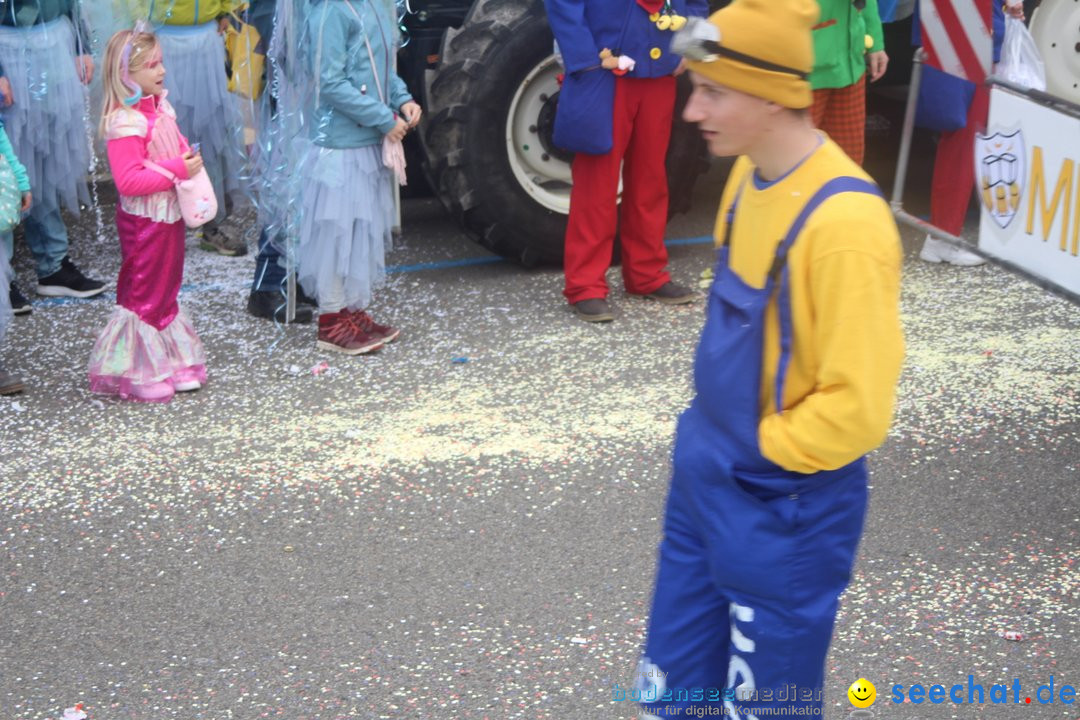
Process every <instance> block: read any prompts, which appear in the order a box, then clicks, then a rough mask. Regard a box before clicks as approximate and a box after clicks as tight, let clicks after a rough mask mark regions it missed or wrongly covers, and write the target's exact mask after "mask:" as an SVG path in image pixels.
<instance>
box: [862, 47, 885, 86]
mask: <svg viewBox="0 0 1080 720" xmlns="http://www.w3.org/2000/svg"><path fill="white" fill-rule="evenodd" d="M866 59H867V61H868V62H869V65H870V82H877V81H878V80H880V79H881V76H882V75H884V74H885V69H886V68H887V67H889V56H888V55H886V54H885V51H884V50H878V51H877V52H872V53H870V54H869V55H867V56H866Z"/></svg>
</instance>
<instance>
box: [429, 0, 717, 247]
mask: <svg viewBox="0 0 1080 720" xmlns="http://www.w3.org/2000/svg"><path fill="white" fill-rule="evenodd" d="M553 45H554V42H553V37H552V34H551V29H550V27H549V26H548V22H547V17H546V15H545V12H544V5H543V2H542V0H476V1H475V2H474V4H473V5H472V7H471V8H470V9H469V12H468V15H467V16H466V18H465V21H464V22H463V23H462V25H461V27H460V29H453V28H450V29H448V30H447V31H446V34H445V35H444V37H443V40H442V46H441V49H440V54H439V64H438V66H437V67H436V68H435V69H433V70H429V71H428V72H427V77H426V81H425V91H426V92H425V102H426V105H427V107H426V117H427V119H426V121H425V127H424V129H423V132H422V134H421V139H422V140H423V145H424V159H425V173H426V175H427V177H428V178H429V179H430V181H431V184H432V187H433V189H434V191H435V194H436V195H437V196H438V197H439V199H440V200H441V201H442V203H443V204H444V205H445V206H446V208H447V209H448V210H449V211H450V212H451V214H453V215H454V217H455V218H456V219H457V220H458V222H459V223H460V224H461V226H462V227H463V228H464V229H465V231H466V232H467V233H468V234H469V235H470V236H472V237H473V238H474V239H476V240H477V241H478V242H479V243H480V244H481V245H483V246H484V247H486V248H488V249H490V250H492V251H493V252H495V253H497V254H499V255H502V256H503V257H506V258H509V259H512V260H515V261H517V262H520V263H521V264H523V265H525V266H534V265H539V264H547V265H561V264H562V259H563V236H564V234H565V232H566V218H567V213H568V212H569V190H570V161H571V160H572V157H573V156H572V155H571V154H570V153H568V152H566V151H564V150H562V149H561V148H558V147H555V146H554V143H553V142H552V141H551V133H552V128H553V125H554V117H555V105H556V103H557V102H558V82H557V75H558V73H559V72H561V68H560V67H559V66H558V62H557V58H556V57H555V56H554V54H553ZM682 85H683V87H682V88H681V92H680V99H681V100H685V97H686V94H687V93H688V88H687V86H688V83H686V82H685V79H684V83H682ZM679 107H680V108H681V102H680V105H679ZM668 168H669V171H670V172H669V173H668V177H669V183H668V184H669V188H670V190H671V200H672V202H671V208H672V212H676V211H685V210H686V209H688V207H689V202H690V194H691V190H692V189H693V185H694V182H695V181H696V180H697V177H698V175H699V174H700V173H701V172H702V171H703V170H704V169H705V168H707V162H706V161H705V153H704V144H703V142H702V140H701V136H700V134H699V133H698V132H697V130H696V128H693V127H692V126H689V125H687V124H686V123H684V122H683V121H682V120H681V119H679V120H678V121H677V123H676V127H675V130H674V131H673V133H672V142H671V148H670V150H669V153H668Z"/></svg>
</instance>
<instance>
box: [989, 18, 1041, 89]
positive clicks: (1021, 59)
mask: <svg viewBox="0 0 1080 720" xmlns="http://www.w3.org/2000/svg"><path fill="white" fill-rule="evenodd" d="M997 74H998V75H1000V76H1001V77H1002V78H1004V79H1005V80H1008V81H1009V82H1012V83H1016V84H1017V85H1022V86H1023V87H1026V88H1030V89H1032V90H1046V68H1045V67H1044V66H1043V61H1042V56H1040V55H1039V49H1038V48H1037V47H1036V46H1035V40H1034V38H1032V37H1031V33H1030V32H1028V29H1027V28H1026V27H1024V22H1023V21H1022V20H1019V19H1018V18H1014V17H1012V16H1011V15H1010V16H1008V17H1006V18H1005V39H1004V40H1003V41H1002V43H1001V62H1000V63H998V67H997Z"/></svg>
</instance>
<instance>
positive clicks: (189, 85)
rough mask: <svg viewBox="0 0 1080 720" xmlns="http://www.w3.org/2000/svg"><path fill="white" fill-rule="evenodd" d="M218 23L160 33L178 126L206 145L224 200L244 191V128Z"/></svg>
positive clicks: (210, 170)
mask: <svg viewBox="0 0 1080 720" xmlns="http://www.w3.org/2000/svg"><path fill="white" fill-rule="evenodd" d="M217 27H218V24H217V22H216V21H214V22H209V23H205V24H203V25H162V26H160V27H158V28H157V29H156V31H155V32H156V33H157V37H158V42H160V43H161V56H162V61H163V62H164V63H165V89H166V90H168V91H169V102H170V103H171V104H172V106H173V108H174V109H175V110H176V124H177V125H179V126H180V132H181V133H183V134H184V137H186V138H187V139H188V142H190V143H201V145H202V146H201V148H200V150H201V152H202V158H203V164H204V165H205V166H206V172H207V173H208V174H209V175H210V179H211V180H212V181H213V183H214V193H215V194H217V197H218V208H219V212H218V219H220V218H222V217H224V209H225V202H224V201H225V195H226V193H228V194H234V193H236V192H237V191H239V190H240V189H241V188H240V181H239V176H240V173H241V171H242V169H243V166H244V161H245V155H244V153H245V151H244V146H243V123H242V122H241V118H240V110H239V106H238V102H239V100H238V98H237V96H236V95H233V94H232V93H230V92H229V88H228V80H227V78H226V77H225V70H224V68H225V44H224V42H223V40H222V38H221V35H219V34H218V31H217Z"/></svg>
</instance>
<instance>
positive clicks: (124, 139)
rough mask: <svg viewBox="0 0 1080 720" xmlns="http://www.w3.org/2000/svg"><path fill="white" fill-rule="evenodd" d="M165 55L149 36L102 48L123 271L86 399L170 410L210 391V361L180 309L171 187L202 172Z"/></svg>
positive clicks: (123, 38) (177, 229)
mask: <svg viewBox="0 0 1080 720" xmlns="http://www.w3.org/2000/svg"><path fill="white" fill-rule="evenodd" d="M164 79H165V67H164V66H163V65H162V62H161V48H160V46H159V45H158V41H157V38H156V37H154V35H153V34H152V33H150V32H141V31H140V28H139V26H136V29H135V30H122V31H120V32H118V33H116V34H115V35H113V36H112V38H110V39H109V44H108V45H107V46H106V48H105V62H104V91H105V106H104V109H103V112H102V119H101V131H102V134H103V135H104V136H105V138H106V139H107V140H108V154H109V166H110V168H111V170H112V175H113V179H114V181H115V182H116V189H117V190H118V191H119V194H120V201H119V203H118V204H117V207H116V228H117V231H118V233H119V236H120V253H121V257H122V264H121V267H120V278H119V280H118V281H117V284H116V309H115V310H114V311H113V314H112V317H111V318H110V319H109V322H108V324H107V325H106V326H105V329H104V330H102V331H101V334H100V335H99V336H98V339H97V342H96V343H95V344H94V349H93V352H92V353H91V355H90V365H89V370H88V372H89V376H90V389H91V390H92V391H93V392H95V393H102V394H107V395H118V396H120V397H121V398H124V399H126V400H138V401H143V402H168V401H169V400H171V399H172V397H173V395H174V394H175V393H176V392H178V391H179V392H183V391H187V390H198V389H199V388H200V387H202V384H203V383H205V382H206V353H205V351H204V350H203V345H202V342H201V341H200V340H199V337H198V335H196V333H195V328H194V327H193V326H192V324H191V320H190V319H188V317H187V315H186V314H185V313H184V312H183V310H181V309H180V307H179V305H178V304H177V300H176V298H177V295H178V294H179V292H180V282H181V280H182V278H183V271H184V235H185V233H184V221H183V219H182V217H181V214H180V206H179V203H178V201H177V197H176V190H175V188H174V186H173V183H172V181H171V180H170V179H169V178H167V177H166V176H165V175H163V174H161V173H159V172H158V171H156V170H153V169H150V168H148V167H146V164H145V163H146V161H148V160H149V161H152V162H153V163H156V164H157V165H159V166H161V167H163V168H165V169H166V170H168V171H170V172H171V173H172V174H174V175H175V176H176V177H177V178H180V179H181V180H186V179H187V178H189V177H192V176H194V175H195V174H196V173H198V172H199V170H200V169H202V158H201V156H200V155H199V154H198V153H197V152H193V151H192V149H191V148H190V147H189V146H188V142H187V140H186V139H185V138H184V136H183V135H181V134H180V130H179V128H177V125H176V113H175V112H174V111H173V108H172V106H171V105H170V104H169V102H168V100H166V99H165V95H166V92H165V89H164Z"/></svg>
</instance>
